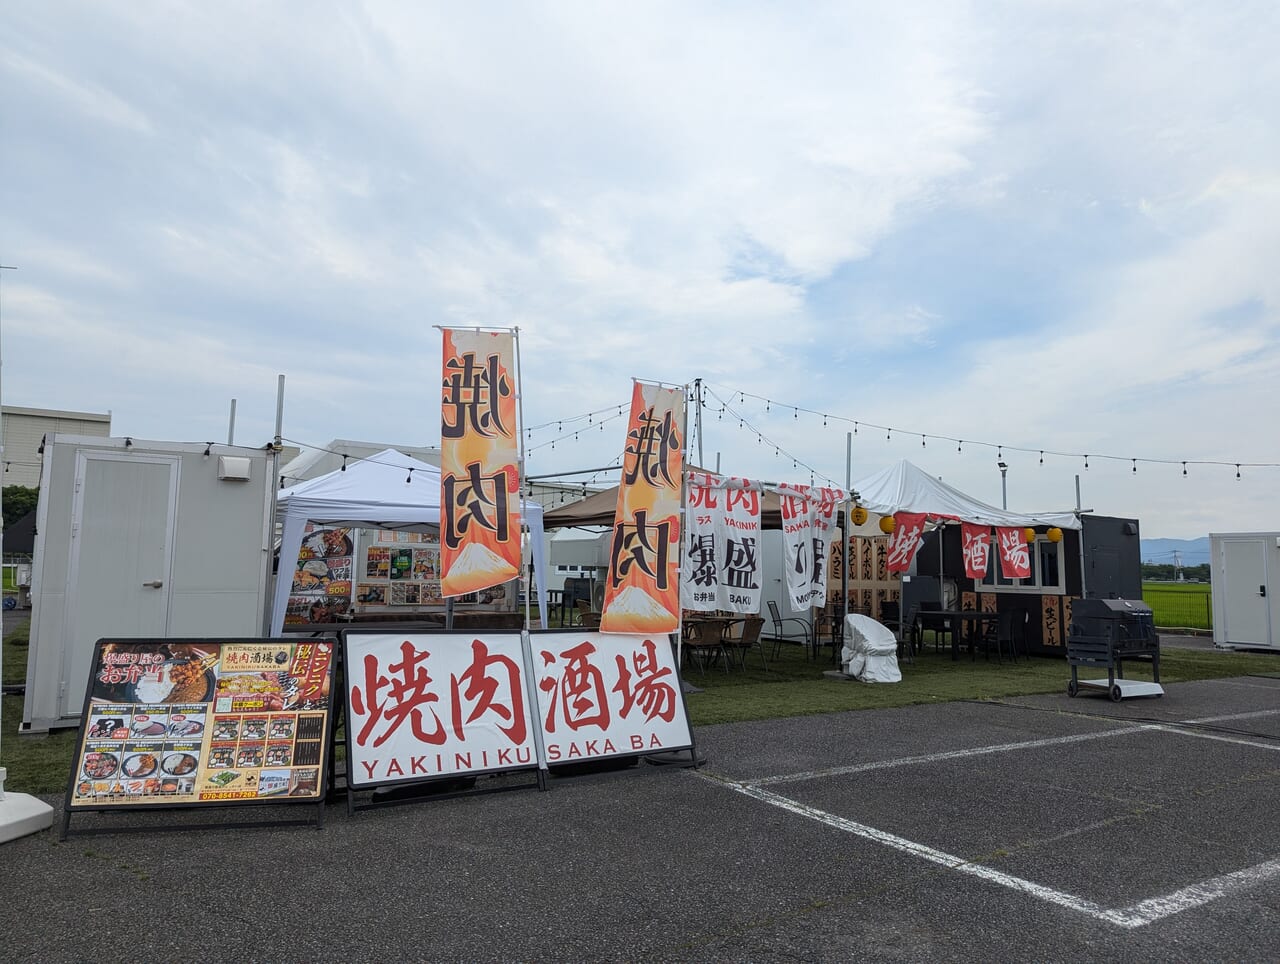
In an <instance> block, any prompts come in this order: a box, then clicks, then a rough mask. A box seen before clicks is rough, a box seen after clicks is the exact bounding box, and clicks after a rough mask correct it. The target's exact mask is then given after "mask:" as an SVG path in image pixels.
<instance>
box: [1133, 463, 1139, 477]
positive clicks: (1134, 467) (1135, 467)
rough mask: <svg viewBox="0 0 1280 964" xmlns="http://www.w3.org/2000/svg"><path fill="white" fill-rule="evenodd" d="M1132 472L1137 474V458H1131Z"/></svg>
mask: <svg viewBox="0 0 1280 964" xmlns="http://www.w3.org/2000/svg"><path fill="white" fill-rule="evenodd" d="M1133 474H1134V475H1137V474H1138V460H1137V459H1134V460H1133Z"/></svg>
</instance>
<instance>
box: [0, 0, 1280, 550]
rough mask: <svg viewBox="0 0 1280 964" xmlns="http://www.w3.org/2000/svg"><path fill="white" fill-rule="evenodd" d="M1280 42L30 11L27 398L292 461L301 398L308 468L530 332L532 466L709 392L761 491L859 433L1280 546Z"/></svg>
mask: <svg viewBox="0 0 1280 964" xmlns="http://www.w3.org/2000/svg"><path fill="white" fill-rule="evenodd" d="M1277 49H1280V7H1278V6H1277V5H1276V4H1275V3H1274V2H1271V0H1259V2H1256V3H1251V2H1247V0H1238V2H1232V3H1228V4H1208V3H1196V2H1187V3H1180V2H1177V0H1165V2H1148V3H1127V4H1116V3H1113V2H1097V3H1091V2H1086V0H1069V2H1066V0H1064V2H1009V3H999V2H991V3H980V4H965V3H957V2H951V0H946V2H939V3H927V2H922V3H911V4H897V3H892V4H891V3H883V4H871V3H855V2H844V3H833V4H821V3H810V4H803V5H794V4H776V3H775V4H765V3H761V4H754V3H740V2H735V3H671V4H664V3H657V2H646V3H640V4H636V3H598V2H582V3H569V2H546V3H536V2H525V3H500V2H494V3H485V4H471V5H466V4H444V3H433V4H427V3H411V2H407V0H406V2H403V3H390V2H387V3H364V4H361V3H357V2H354V0H343V2H333V3H323V2H318V0H316V2H307V3H286V2H279V3H268V4H261V3H235V2H230V3H216V4H211V3H180V2H170V3H146V2H115V3H89V2H82V3H63V2H56V0H44V2H42V3H39V4H18V5H10V7H9V9H8V10H7V11H6V14H5V16H4V17H3V18H0V125H2V126H0V143H2V145H3V148H2V149H0V199H2V203H0V260H2V261H3V263H4V264H8V265H15V266H17V268H18V270H17V271H6V272H4V273H3V274H4V277H3V289H2V290H3V295H2V297H3V301H2V307H0V310H2V312H3V316H2V324H3V358H4V379H3V400H4V402H5V404H9V405H26V406H38V407H50V408H62V409H72V410H83V411H95V412H104V411H110V412H111V413H112V428H113V430H114V433H115V434H117V435H132V436H134V437H141V438H154V439H165V440H178V441H207V440H210V439H225V438H226V431H227V416H228V410H229V407H230V400H231V399H232V398H235V399H237V431H236V438H237V441H239V442H242V443H245V444H261V443H263V442H265V441H267V440H268V439H269V438H270V436H271V435H272V434H273V426H274V418H275V396H276V383H277V376H278V375H280V374H283V375H285V376H286V397H285V420H284V435H285V436H286V437H287V438H289V439H292V440H296V441H297V442H301V443H305V444H311V445H323V444H324V443H325V442H327V441H329V440H330V439H333V438H359V439H369V440H374V441H380V442H388V443H402V444H429V443H434V442H436V441H437V440H438V438H439V394H438V378H439V365H440V335H439V332H438V331H437V330H436V328H435V327H434V326H437V325H459V326H464V325H484V326H518V327H519V330H520V348H521V359H522V363H523V395H524V409H525V423H526V425H527V426H529V427H530V428H531V429H532V431H531V432H530V433H529V434H528V438H529V442H528V444H529V446H530V458H529V470H530V471H531V472H537V473H551V472H568V471H573V470H576V469H583V468H592V467H595V466H599V465H604V464H606V463H608V462H610V461H611V460H612V459H614V457H615V456H616V455H617V453H618V452H619V451H620V449H621V436H622V433H623V428H622V423H621V420H620V419H619V418H617V412H616V406H617V405H618V404H619V403H625V402H626V400H627V399H628V398H629V395H630V379H631V378H632V377H633V376H634V377H639V378H644V379H649V380H660V381H665V382H672V383H685V382H692V380H693V379H695V378H701V379H703V381H704V383H705V385H706V386H707V389H708V390H707V393H706V408H705V409H704V422H703V424H704V437H703V439H702V451H703V461H704V462H706V463H707V464H709V465H710V464H713V463H714V459H715V457H716V455H717V454H718V455H719V457H720V459H721V466H722V468H723V469H724V470H725V471H727V472H731V473H733V474H738V475H753V476H759V477H764V478H767V479H775V480H797V481H806V482H807V481H809V476H810V472H811V471H812V472H813V473H815V475H816V477H817V478H818V479H819V480H821V479H822V478H824V477H825V478H829V479H832V480H834V481H836V482H838V483H840V482H843V481H844V479H845V452H846V433H847V432H851V431H852V430H853V428H854V424H853V423H854V422H855V421H856V422H858V423H859V424H858V434H857V436H856V437H855V438H854V441H853V469H852V477H853V478H854V479H855V480H856V479H858V478H861V477H865V476H867V475H870V474H872V473H874V472H876V471H878V470H879V469H881V468H883V467H885V466H886V465H888V464H890V463H892V462H894V461H896V460H898V459H902V458H907V459H910V460H912V461H914V462H916V463H917V464H918V465H920V466H921V467H922V468H924V469H926V470H927V471H929V472H931V473H932V474H935V475H938V476H941V477H943V478H944V479H946V480H947V481H948V482H951V483H952V484H955V485H957V486H959V487H961V488H963V489H965V490H966V491H968V492H970V493H971V494H973V495H975V496H977V497H979V498H982V499H985V500H987V501H989V502H993V503H996V504H999V501H1000V497H1001V496H1000V475H999V471H998V469H997V466H996V463H997V460H998V457H999V456H1003V457H1004V460H1005V461H1006V462H1007V463H1008V465H1009V470H1008V493H1009V495H1008V497H1009V504H1010V508H1013V509H1023V510H1040V509H1059V508H1070V507H1072V506H1074V504H1075V482H1074V477H1075V476H1076V475H1077V474H1078V475H1080V477H1081V486H1082V492H1083V501H1084V504H1085V506H1086V507H1088V508H1093V509H1096V510H1098V511H1100V512H1104V513H1107V514H1112V515H1121V516H1136V517H1138V518H1140V519H1141V520H1142V531H1143V535H1144V536H1148V537H1154V536H1165V537H1187V538H1190V537H1195V536H1199V535H1203V534H1205V533H1207V532H1209V531H1234V530H1247V529H1255V528H1264V529H1265V528H1276V527H1280V509H1277V503H1276V492H1277V489H1278V483H1280V468H1277V467H1276V465H1275V463H1280V428H1278V427H1277V416H1280V378H1277V376H1278V375H1280V338H1278V337H1277V336H1278V335H1280V270H1277V264H1280V58H1277V57H1276V50H1277ZM588 412H592V413H595V414H593V415H592V416H591V418H590V419H586V418H582V419H575V416H580V415H585V414H586V413H588ZM810 413H822V414H810ZM824 414H825V415H826V416H827V418H825V419H824V418H823V417H822V416H823V415H824ZM602 423H603V424H602ZM871 425H875V426H884V427H891V428H892V429H893V432H892V433H888V432H886V431H885V430H884V429H883V428H880V429H874V428H870V427H868V426H871ZM575 430H576V431H577V434H576V437H575V434H574V432H575ZM886 435H888V436H890V437H888V438H886ZM922 436H924V437H922ZM762 438H763V441H762V440H761V439H762ZM948 438H950V439H964V440H967V441H965V442H964V444H962V445H960V444H958V443H957V442H955V441H946V439H948ZM553 440H556V441H555V444H554V447H553V446H552V444H551V443H552V441H553ZM922 442H923V443H924V444H923V445H922ZM981 442H988V443H991V444H990V445H982V444H979V443H981ZM697 444H698V443H697V440H695V441H694V445H693V453H694V455H695V456H696V454H697ZM997 444H1000V445H1003V446H1004V448H1002V449H1000V450H997V449H996V447H995V446H996V445H997ZM957 449H959V451H958V450H957ZM1019 449H1025V450H1029V451H1019ZM1040 450H1044V451H1045V453H1046V454H1045V456H1044V461H1043V464H1041V462H1040V455H1039V452H1040ZM775 451H776V453H777V454H775ZM1053 453H1068V454H1066V455H1055V454H1053ZM1084 454H1090V456H1091V457H1090V459H1089V465H1088V468H1087V470H1086V468H1085V466H1084V459H1083V458H1082V456H1083V455H1084ZM1105 455H1112V456H1118V457H1119V458H1117V459H1106V458H1103V457H1102V456H1105ZM1133 458H1137V459H1139V460H1140V461H1139V462H1137V463H1136V467H1137V472H1136V473H1135V472H1134V471H1133V468H1134V463H1132V462H1131V461H1130V459H1133ZM1145 460H1168V462H1170V463H1172V464H1158V463H1157V462H1155V461H1145ZM1183 460H1187V461H1188V462H1190V463H1191V464H1189V465H1188V466H1187V474H1186V475H1185V476H1184V474H1183V467H1182V465H1181V463H1182V461H1183ZM1206 460H1209V461H1220V462H1226V463H1231V464H1230V465H1227V466H1222V465H1216V466H1214V465H1202V464H1196V463H1197V462H1201V461H1206ZM1236 462H1240V463H1246V464H1245V465H1243V466H1242V468H1241V470H1240V475H1241V478H1240V479H1238V480H1237V478H1236V469H1235V466H1234V463H1236ZM1247 463H1272V465H1271V466H1270V467H1265V466H1264V467H1250V466H1249V465H1248V464H1247Z"/></svg>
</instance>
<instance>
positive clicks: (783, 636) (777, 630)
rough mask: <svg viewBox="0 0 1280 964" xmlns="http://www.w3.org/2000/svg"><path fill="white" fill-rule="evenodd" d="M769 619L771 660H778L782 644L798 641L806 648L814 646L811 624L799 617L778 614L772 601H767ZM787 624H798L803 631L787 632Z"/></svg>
mask: <svg viewBox="0 0 1280 964" xmlns="http://www.w3.org/2000/svg"><path fill="white" fill-rule="evenodd" d="M769 618H770V619H771V620H772V621H773V658H774V659H777V658H778V653H779V651H781V649H782V644H783V643H784V642H788V641H790V640H795V639H799V641H800V643H801V645H803V646H805V647H806V648H807V647H810V646H813V645H814V636H813V623H811V622H809V620H807V619H805V618H803V617H801V616H785V617H784V616H783V615H782V613H780V612H778V604H777V603H776V602H774V601H773V600H772V599H770V600H769ZM787 623H799V624H800V625H801V626H802V627H803V629H802V630H800V631H799V632H798V633H797V631H796V630H788V629H787Z"/></svg>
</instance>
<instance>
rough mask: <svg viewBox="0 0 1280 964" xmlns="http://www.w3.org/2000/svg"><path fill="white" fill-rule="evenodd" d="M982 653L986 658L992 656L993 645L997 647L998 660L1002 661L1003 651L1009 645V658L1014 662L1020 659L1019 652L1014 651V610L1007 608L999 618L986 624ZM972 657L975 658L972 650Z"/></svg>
mask: <svg viewBox="0 0 1280 964" xmlns="http://www.w3.org/2000/svg"><path fill="white" fill-rule="evenodd" d="M981 642H982V655H983V658H984V659H990V658H991V647H992V646H995V648H996V662H1001V659H1002V653H1003V652H1004V648H1005V646H1006V645H1007V646H1008V647H1009V658H1010V659H1011V660H1013V661H1014V662H1017V661H1018V654H1017V653H1016V652H1015V651H1014V646H1013V612H1012V611H1011V610H1005V611H1004V612H1002V613H1001V614H1000V615H999V618H997V619H993V620H991V621H990V622H988V623H987V624H986V627H985V628H984V630H983V633H982V640H981ZM970 652H971V656H970V658H974V656H973V651H972V650H971V651H970Z"/></svg>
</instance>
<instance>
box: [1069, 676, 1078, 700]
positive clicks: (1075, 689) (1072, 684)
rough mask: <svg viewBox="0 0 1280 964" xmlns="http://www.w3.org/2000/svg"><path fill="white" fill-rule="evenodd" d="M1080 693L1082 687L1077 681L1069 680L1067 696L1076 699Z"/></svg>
mask: <svg viewBox="0 0 1280 964" xmlns="http://www.w3.org/2000/svg"><path fill="white" fill-rule="evenodd" d="M1079 692H1080V687H1079V686H1078V685H1077V684H1076V681H1075V680H1069V681H1068V682H1067V695H1068V696H1070V697H1075V695H1076V694H1077V693H1079Z"/></svg>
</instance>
